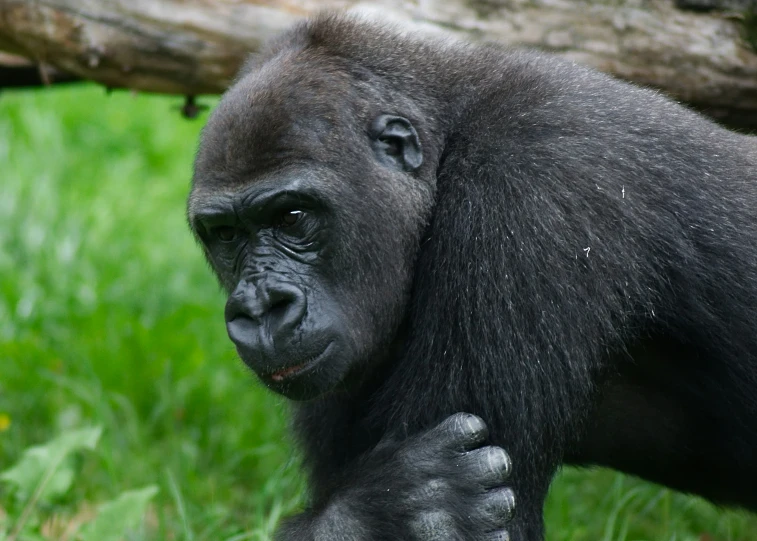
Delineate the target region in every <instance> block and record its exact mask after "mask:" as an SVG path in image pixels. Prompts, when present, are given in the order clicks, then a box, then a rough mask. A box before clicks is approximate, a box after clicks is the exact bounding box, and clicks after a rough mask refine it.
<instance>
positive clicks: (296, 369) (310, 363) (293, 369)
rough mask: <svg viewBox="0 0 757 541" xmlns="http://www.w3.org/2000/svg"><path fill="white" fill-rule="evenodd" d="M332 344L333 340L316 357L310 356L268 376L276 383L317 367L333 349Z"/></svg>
mask: <svg viewBox="0 0 757 541" xmlns="http://www.w3.org/2000/svg"><path fill="white" fill-rule="evenodd" d="M332 344H333V342H329V344H328V345H327V346H326V347H325V348H324V350H323V351H321V352H320V353H319V354H318V355H315V356H314V357H310V358H309V359H308V360H306V361H305V362H303V363H300V364H296V365H294V366H288V367H286V368H282V369H281V370H278V371H276V372H272V373H270V374H268V377H269V378H271V380H272V381H275V382H276V383H281V382H283V381H286V380H288V379H291V378H293V377H294V376H297V375H299V374H302V373H303V372H305V371H307V370H309V369H311V368H313V367H315V365H316V364H318V363H319V362H320V361H321V359H323V358H324V357H326V354H327V353H328V352H329V350H330V349H331V345H332Z"/></svg>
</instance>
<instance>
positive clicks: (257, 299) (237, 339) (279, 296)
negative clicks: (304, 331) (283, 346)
mask: <svg viewBox="0 0 757 541" xmlns="http://www.w3.org/2000/svg"><path fill="white" fill-rule="evenodd" d="M306 309H307V302H306V299H305V293H304V292H303V291H302V290H301V289H300V288H298V287H297V286H295V285H293V284H285V283H278V284H273V285H258V286H257V287H255V286H253V285H251V284H249V283H247V282H244V281H243V282H240V283H239V284H238V285H237V287H236V289H235V290H234V293H232V294H231V296H230V297H229V300H228V302H227V303H226V330H227V331H228V333H229V338H231V340H232V342H234V344H235V345H236V346H237V347H241V348H243V349H247V350H250V349H252V350H256V349H259V348H261V347H262V346H263V344H266V343H269V344H270V343H273V344H276V343H277V342H280V341H283V340H286V339H287V338H289V337H290V336H291V335H292V333H293V332H294V330H295V329H296V328H297V327H298V326H299V324H300V323H301V322H302V320H303V318H304V317H305V311H306Z"/></svg>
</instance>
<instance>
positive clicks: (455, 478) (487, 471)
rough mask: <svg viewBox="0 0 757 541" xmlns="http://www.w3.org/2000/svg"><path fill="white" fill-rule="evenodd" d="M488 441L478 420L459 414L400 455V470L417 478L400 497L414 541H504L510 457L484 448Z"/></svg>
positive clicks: (509, 509)
mask: <svg viewBox="0 0 757 541" xmlns="http://www.w3.org/2000/svg"><path fill="white" fill-rule="evenodd" d="M487 436H488V431H487V428H486V425H485V424H484V422H483V421H482V420H481V418H480V417H477V416H475V415H469V414H466V413H458V414H456V415H453V416H451V417H448V418H447V419H446V420H445V421H444V422H442V423H441V424H440V425H438V426H437V427H435V428H433V429H431V430H429V431H428V432H426V433H425V434H422V435H421V436H419V437H417V438H416V439H414V440H410V441H408V442H407V444H406V445H405V446H404V448H402V449H401V450H400V451H399V453H398V459H399V462H400V467H401V468H402V469H404V470H405V471H406V475H407V476H408V477H409V478H411V479H415V480H416V483H415V485H416V486H415V487H413V490H412V491H410V492H408V493H407V494H403V495H401V499H404V500H405V502H406V504H405V505H407V507H408V508H410V509H413V510H414V515H415V516H414V517H413V518H412V520H411V522H410V525H409V526H410V531H411V532H412V535H413V539H415V540H417V541H437V540H443V541H447V540H449V541H452V540H457V539H471V540H476V541H478V540H482V541H483V540H487V541H489V540H492V541H494V540H505V539H508V535H507V532H506V531H505V525H506V523H507V522H508V521H509V520H510V518H511V517H512V515H513V512H514V511H515V496H514V494H513V492H512V490H510V489H509V488H505V487H504V486H503V484H504V482H505V480H506V479H507V477H508V475H509V474H510V469H511V462H510V457H509V456H508V455H507V453H505V451H504V450H503V449H502V448H500V447H494V446H482V444H483V443H484V441H485V440H486V438H487Z"/></svg>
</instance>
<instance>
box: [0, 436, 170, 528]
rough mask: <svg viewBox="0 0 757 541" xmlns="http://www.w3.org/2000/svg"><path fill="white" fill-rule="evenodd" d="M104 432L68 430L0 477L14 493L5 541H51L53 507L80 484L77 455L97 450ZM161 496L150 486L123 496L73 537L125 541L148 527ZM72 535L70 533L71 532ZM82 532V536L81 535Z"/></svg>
mask: <svg viewBox="0 0 757 541" xmlns="http://www.w3.org/2000/svg"><path fill="white" fill-rule="evenodd" d="M101 434H102V429H101V428H100V427H92V428H80V429H75V430H68V431H66V432H64V433H63V434H61V435H60V436H58V437H56V438H55V439H53V440H51V441H49V442H47V443H46V444H44V445H35V446H33V447H30V448H28V449H27V450H26V451H24V453H23V454H22V456H21V458H20V459H19V460H18V462H16V464H14V465H13V466H11V467H10V468H8V469H7V470H5V471H3V472H0V482H3V483H4V484H5V485H6V487H7V488H8V489H7V490H6V491H4V493H3V495H4V498H3V500H0V501H2V502H3V503H4V505H5V506H6V507H5V508H6V511H4V512H3V511H2V509H3V507H0V541H17V540H18V541H21V540H28V541H36V540H43V539H50V536H49V535H48V533H47V532H46V531H45V529H46V528H45V525H47V524H50V520H49V518H50V517H48V516H47V515H49V514H50V511H49V510H50V509H51V504H53V503H54V502H55V501H57V500H59V499H60V498H62V497H63V496H64V495H65V494H66V493H67V492H68V491H69V490H70V489H71V487H72V485H73V483H74V480H75V478H76V461H75V460H73V459H74V457H75V455H76V453H78V452H79V451H84V450H90V451H91V450H94V449H95V447H96V446H97V443H98V441H99V440H100V436H101ZM157 492H158V489H157V487H155V486H149V487H145V488H143V489H139V490H131V491H127V492H124V493H122V494H120V495H119V496H118V497H116V498H115V499H114V500H111V501H109V502H106V503H103V504H101V505H100V506H98V511H97V513H96V514H95V515H94V518H92V519H91V520H89V521H88V522H86V523H84V526H83V527H81V528H80V529H79V527H78V526H79V525H78V524H75V525H74V528H73V530H74V531H70V532H68V535H76V539H79V540H81V541H119V540H120V539H124V538H125V537H126V536H127V535H128V534H129V532H132V531H134V530H136V529H138V528H139V527H140V525H141V524H142V520H143V517H144V515H145V511H146V510H147V505H148V503H149V501H150V499H151V498H152V497H153V496H154V495H155V494H156V493H157ZM69 530H70V528H69ZM77 530H78V535H77V532H76V531H77Z"/></svg>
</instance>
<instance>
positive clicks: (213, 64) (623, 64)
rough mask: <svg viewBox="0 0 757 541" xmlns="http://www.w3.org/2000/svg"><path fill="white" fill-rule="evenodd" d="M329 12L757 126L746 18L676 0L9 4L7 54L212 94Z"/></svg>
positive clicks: (108, 81)
mask: <svg viewBox="0 0 757 541" xmlns="http://www.w3.org/2000/svg"><path fill="white" fill-rule="evenodd" d="M324 7H329V8H338V9H348V10H356V11H363V12H368V13H373V14H375V15H376V16H381V17H383V18H390V19H395V20H400V21H404V22H406V23H409V24H411V25H414V26H415V27H417V29H418V30H419V31H424V32H426V31H427V32H431V33H435V32H447V33H451V34H453V35H456V36H458V37H462V38H466V39H473V40H495V41H499V42H502V43H505V44H518V45H526V46H532V47H538V48H540V49H544V50H548V51H552V52H554V53H556V54H559V55H562V56H564V57H567V58H570V59H573V60H575V61H577V62H581V63H585V64H589V65H591V66H594V67H596V68H598V69H600V70H602V71H605V72H608V73H612V74H614V75H617V76H619V77H621V78H624V79H628V80H631V81H636V82H639V83H642V84H645V85H650V86H653V87H657V88H660V89H662V90H664V91H665V92H667V93H669V94H671V95H673V96H674V97H677V98H678V99H681V100H683V101H686V102H689V103H691V104H694V105H696V106H699V107H701V108H703V109H704V110H705V111H706V112H709V113H710V114H714V115H715V116H718V115H719V114H720V115H727V116H729V117H730V120H731V121H732V122H733V121H736V122H738V123H743V124H745V125H750V124H751V125H757V54H755V52H754V51H753V50H752V49H751V48H750V46H749V45H748V44H747V43H746V41H745V40H744V39H743V38H742V26H743V21H742V19H743V16H742V15H739V14H737V13H722V12H720V13H712V12H708V13H697V12H686V11H681V10H679V9H677V8H676V7H675V5H674V1H673V0H594V1H588V0H436V1H431V0H415V1H413V2H408V1H403V0H383V1H374V2H360V1H357V0H325V1H317V0H160V1H155V0H0V50H4V51H7V52H10V53H14V54H18V55H23V56H25V57H27V58H30V59H32V60H33V61H34V62H35V63H37V64H39V65H41V66H43V67H44V66H50V67H53V68H55V69H57V70H59V71H62V72H65V73H69V74H71V75H73V76H76V77H80V78H83V79H91V80H94V81H98V82H100V83H102V84H103V85H106V86H108V87H116V88H118V87H126V88H132V89H137V90H145V91H151V92H164V93H176V94H187V95H197V94H213V93H218V92H221V91H223V90H224V89H225V88H226V87H227V86H228V85H229V83H230V82H231V80H232V79H233V76H234V73H235V72H236V70H237V69H238V67H239V66H240V64H241V62H242V61H243V60H244V58H245V56H246V55H247V54H248V53H249V52H251V51H255V50H256V49H258V48H259V46H260V44H261V43H262V42H263V41H264V40H266V39H268V38H269V37H271V36H272V35H275V34H276V33H278V32H280V31H281V30H283V29H285V28H286V27H288V26H289V25H290V24H292V23H293V22H295V21H296V20H298V19H300V18H301V17H303V16H306V15H308V14H311V13H313V12H315V11H316V10H318V9H322V8H324ZM0 84H1V83H0Z"/></svg>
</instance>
